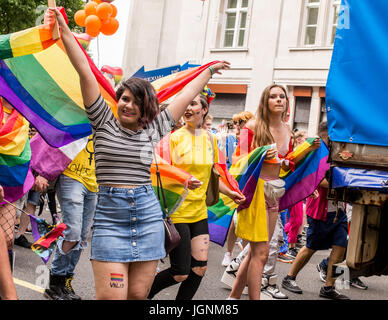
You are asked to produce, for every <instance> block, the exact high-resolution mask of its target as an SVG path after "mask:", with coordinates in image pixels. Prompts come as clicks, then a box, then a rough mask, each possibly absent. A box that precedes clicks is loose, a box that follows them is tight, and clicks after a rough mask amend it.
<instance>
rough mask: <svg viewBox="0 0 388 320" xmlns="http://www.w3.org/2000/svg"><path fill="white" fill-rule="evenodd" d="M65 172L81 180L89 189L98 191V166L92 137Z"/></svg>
mask: <svg viewBox="0 0 388 320" xmlns="http://www.w3.org/2000/svg"><path fill="white" fill-rule="evenodd" d="M63 174H64V175H66V176H68V177H70V178H72V179H74V180H77V181H79V182H81V183H82V184H83V185H84V186H85V187H86V188H87V189H88V190H89V191H91V192H97V179H96V167H95V162H94V148H93V140H92V137H91V136H90V137H89V141H88V144H87V145H86V147H85V148H84V149H83V150H82V151H81V152H80V153H78V154H77V156H76V157H75V158H74V160H73V161H72V162H71V163H70V164H69V165H68V167H67V168H66V170H65V171H63Z"/></svg>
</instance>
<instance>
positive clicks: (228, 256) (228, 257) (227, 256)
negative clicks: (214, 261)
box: [221, 252, 232, 267]
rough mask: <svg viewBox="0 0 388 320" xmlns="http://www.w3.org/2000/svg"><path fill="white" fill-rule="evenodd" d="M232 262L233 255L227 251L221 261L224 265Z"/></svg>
mask: <svg viewBox="0 0 388 320" xmlns="http://www.w3.org/2000/svg"><path fill="white" fill-rule="evenodd" d="M231 262H232V255H231V254H230V252H225V255H224V259H223V260H222V262H221V265H222V266H223V267H227V266H228V265H229V264H230V263H231Z"/></svg>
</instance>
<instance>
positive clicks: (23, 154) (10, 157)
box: [0, 108, 35, 202]
mask: <svg viewBox="0 0 388 320" xmlns="http://www.w3.org/2000/svg"><path fill="white" fill-rule="evenodd" d="M0 111H1V114H0V185H1V186H3V188H4V198H5V200H7V201H9V202H14V201H16V200H18V199H20V198H21V197H22V196H23V195H24V194H25V193H27V191H28V190H30V189H31V187H32V186H33V184H34V182H35V179H34V176H33V175H32V173H31V170H30V160H31V148H30V142H29V139H28V127H29V123H28V122H27V121H26V119H24V118H23V116H22V115H20V114H19V113H18V112H17V111H16V110H15V109H13V110H12V113H11V114H10V116H9V117H8V119H7V122H5V123H4V124H3V108H1V110H0Z"/></svg>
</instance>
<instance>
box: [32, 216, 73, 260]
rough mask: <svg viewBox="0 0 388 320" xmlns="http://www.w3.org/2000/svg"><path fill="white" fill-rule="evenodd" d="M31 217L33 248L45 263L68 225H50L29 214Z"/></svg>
mask: <svg viewBox="0 0 388 320" xmlns="http://www.w3.org/2000/svg"><path fill="white" fill-rule="evenodd" d="M29 217H30V222H31V230H32V236H33V238H34V243H33V244H32V245H31V249H32V251H33V252H35V253H36V254H37V255H38V256H39V257H41V259H42V260H43V262H44V263H47V261H48V260H49V259H50V257H51V254H52V253H53V251H54V249H55V246H56V244H57V241H58V238H59V237H60V236H61V235H62V232H63V230H65V229H66V225H65V224H64V223H60V224H58V225H50V224H48V223H47V222H46V221H45V220H43V219H40V218H37V217H35V216H33V215H29Z"/></svg>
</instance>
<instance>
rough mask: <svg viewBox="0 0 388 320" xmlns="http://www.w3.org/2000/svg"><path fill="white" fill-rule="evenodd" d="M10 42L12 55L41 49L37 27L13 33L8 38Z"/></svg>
mask: <svg viewBox="0 0 388 320" xmlns="http://www.w3.org/2000/svg"><path fill="white" fill-rule="evenodd" d="M10 44H11V49H12V54H13V56H14V57H19V56H23V55H27V54H31V53H34V52H38V51H41V50H43V47H42V42H41V41H40V34H39V27H35V28H30V29H27V30H23V31H19V32H15V33H13V34H12V35H11V38H10Z"/></svg>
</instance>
